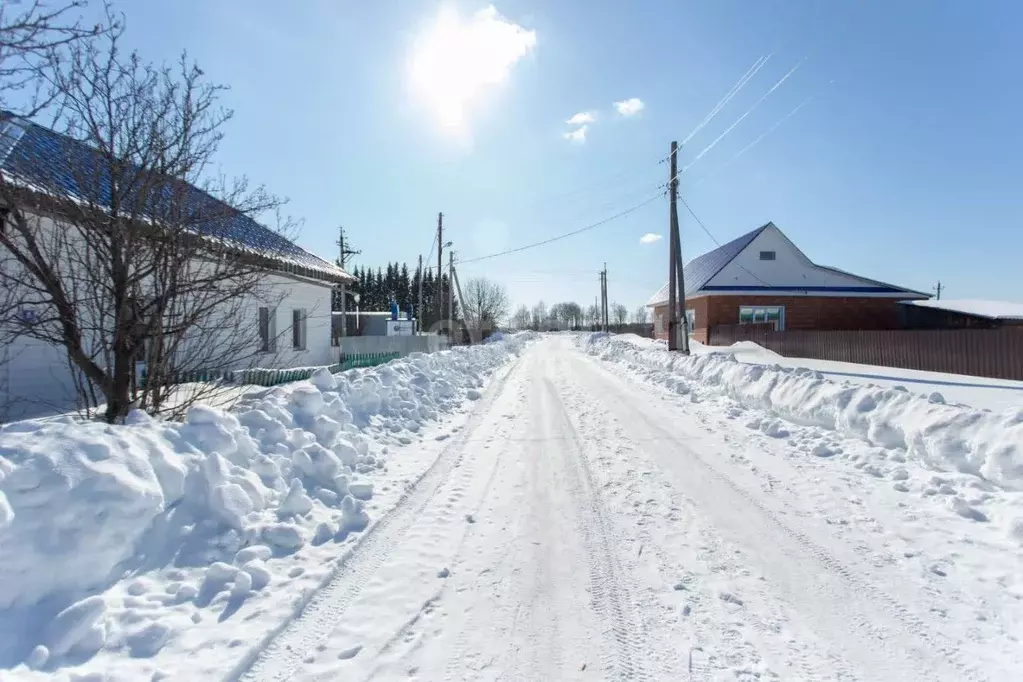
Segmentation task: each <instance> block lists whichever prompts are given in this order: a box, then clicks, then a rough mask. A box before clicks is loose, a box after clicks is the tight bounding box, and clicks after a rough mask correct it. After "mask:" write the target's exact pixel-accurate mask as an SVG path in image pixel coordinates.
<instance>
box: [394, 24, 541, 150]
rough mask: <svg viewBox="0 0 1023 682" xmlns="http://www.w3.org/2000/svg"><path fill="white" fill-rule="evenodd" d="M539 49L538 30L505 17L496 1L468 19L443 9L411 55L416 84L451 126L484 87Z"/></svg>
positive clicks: (461, 123)
mask: <svg viewBox="0 0 1023 682" xmlns="http://www.w3.org/2000/svg"><path fill="white" fill-rule="evenodd" d="M534 47H536V32H535V31H530V30H527V29H525V28H523V27H522V26H520V25H518V24H516V23H514V22H512V21H509V20H508V19H505V18H504V17H503V16H501V14H499V13H498V11H497V10H496V9H495V8H494V6H493V5H490V6H489V7H486V8H485V9H482V10H480V11H478V12H476V13H475V14H474V15H472V17H470V18H468V19H466V18H463V17H460V16H459V15H458V12H457V10H456V9H453V8H451V7H445V8H444V9H442V10H441V13H440V16H439V17H438V19H437V22H436V24H435V25H433V26H431V27H430V29H429V30H428V31H426V32H425V33H424V34H423V35H422V36H421V37H420V39H419V40H418V41H417V42H416V45H415V47H414V50H413V54H412V61H411V78H412V84H413V86H414V87H415V89H416V90H417V91H418V92H419V94H420V95H421V96H422V97H424V98H425V99H426V100H427V101H428V102H429V103H430V105H431V106H432V107H433V108H434V110H435V111H436V114H437V116H438V118H439V120H440V122H441V123H442V124H443V125H445V126H446V127H448V128H451V129H456V130H457V129H461V128H463V127H464V125H465V118H466V109H467V108H468V106H469V105H470V104H471V103H472V101H473V100H474V99H475V98H476V97H477V95H478V94H479V92H480V91H481V90H484V89H485V88H486V87H488V86H493V85H497V84H500V83H501V82H502V81H504V80H505V79H506V78H507V77H508V74H509V73H510V72H511V70H512V68H513V67H514V66H515V64H516V63H517V62H518V61H519V60H520V59H522V58H523V57H525V56H526V55H527V54H529V53H530V52H531V51H532V50H533V48H534Z"/></svg>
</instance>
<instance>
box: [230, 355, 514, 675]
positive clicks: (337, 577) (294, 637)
mask: <svg viewBox="0 0 1023 682" xmlns="http://www.w3.org/2000/svg"><path fill="white" fill-rule="evenodd" d="M521 357H522V356H519V357H518V358H516V359H515V360H514V361H513V362H512V364H511V366H510V367H508V368H506V369H504V370H503V374H501V376H500V377H499V378H498V379H497V380H496V381H495V382H494V383H493V384H492V385H491V386H490V388H489V390H488V391H487V392H486V393H485V396H484V398H483V400H481V401H479V403H478V404H477V405H476V406H475V409H473V411H472V415H471V416H470V418H469V420H468V423H466V424H465V425H464V426H463V427H462V429H461V431H459V432H458V434H457V435H456V436H454V437H453V438H452V439H451V440H450V441H449V442H448V444H447V446H446V447H445V448H444V449H443V450H442V451H441V454H440V455H439V456H438V457H437V459H436V460H434V462H433V464H431V465H430V467H429V468H428V469H427V470H426V471H425V472H423V473H422V474H421V475H420V476H419V478H417V479H416V481H415V482H414V483H412V484H411V485H410V486H408V488H407V489H406V492H405V494H404V495H403V496H402V498H401V499H400V500H399V501H398V503H397V505H396V506H395V507H394V508H393V509H391V510H390V511H389V512H388V513H387V514H385V515H384V516H383V517H381V518H380V519H379V520H378V521H377V522H376V523H374V524H372V525H371V526H370V527H369V528H367V529H366V530H365V531H364V532H363V533H362V535H361V536H360V537H359V539H358V541H357V543H356V544H355V546H353V547H351V548H349V549H348V550H347V551H345V553H344V554H343V555H342V556H341V557H340V558H339V559H338V560H337V562H336V563H335V565H334V568H333V570H332V571H331V572H330V574H328V576H327V578H326V579H325V580H324V581H323V582H322V583H321V585H320V587H319V588H317V589H316V590H315V591H313V592H312V593H311V594H310V595H309V596H308V597H306V598H305V599H304V600H303V601H302V602H301V603H300V604H299V605H298V606H297V607H296V609H295V613H294V615H293V616H292V618H290V619H289V620H286V621H284V622H283V623H282V624H281V625H280V626H279V627H277V628H275V629H274V630H272V631H271V632H270V633H268V634H267V635H266V637H264V638H263V640H262V641H261V642H260V643H259V644H258V645H257V646H256V647H254V648H253V649H252V650H251V651H250V652H249V653H248V654H247V655H246V656H245V658H243V659H242V661H240V662H239V663H238V664H237V665H236V666H235V667H234V669H232V670H231V671H230V672H229V673H228V674H227V675H226V676H225V680H227V681H229V682H235V681H237V682H248V681H256V680H259V681H264V680H275V681H278V682H279V681H282V680H287V679H289V678H290V677H291V676H292V674H293V673H294V672H295V670H296V669H297V668H298V667H299V666H300V665H301V664H302V662H303V659H304V658H305V657H306V656H307V655H308V654H309V652H311V651H313V649H314V648H315V647H316V645H317V644H319V643H321V642H322V641H324V640H325V639H327V637H328V636H329V635H330V633H331V632H332V631H333V630H334V627H335V626H336V625H338V624H339V623H340V622H341V620H342V618H343V617H344V615H345V612H346V611H347V609H348V607H349V606H350V605H351V604H352V602H354V601H355V599H356V597H358V596H359V593H360V592H361V590H362V587H363V585H365V583H366V581H367V579H368V578H369V577H370V576H371V575H372V574H373V573H374V572H375V571H376V570H377V569H378V568H379V567H380V566H381V564H383V563H384V561H385V560H386V559H387V557H388V555H389V554H390V552H391V550H392V548H393V547H394V545H396V544H397V543H399V542H400V541H401V540H402V538H403V537H404V535H405V533H406V531H407V530H408V529H409V528H410V527H411V526H412V524H413V523H414V522H415V521H416V519H417V518H418V517H419V516H420V514H421V513H422V511H423V509H425V508H426V507H427V505H429V504H430V502H432V501H433V499H434V498H435V497H436V495H437V493H438V492H439V491H440V489H441V487H442V486H443V484H444V483H445V482H446V481H447V480H448V476H449V474H450V473H451V471H452V470H453V469H455V468H456V467H457V466H458V465H459V463H460V461H461V459H462V457H463V456H464V454H465V445H466V443H467V442H468V441H469V440H470V439H471V438H472V436H473V435H474V434H475V432H476V430H477V429H479V427H480V425H481V424H482V423H483V422H484V421H485V420H486V418H487V417H488V415H489V413H490V408H491V406H492V405H493V404H494V402H496V400H497V398H498V397H499V396H500V395H501V394H502V393H503V392H504V389H505V385H506V384H507V382H508V379H509V377H510V376H512V374H513V373H514V372H515V370H516V369H517V368H518V366H519V364H520V363H521V361H522V359H521Z"/></svg>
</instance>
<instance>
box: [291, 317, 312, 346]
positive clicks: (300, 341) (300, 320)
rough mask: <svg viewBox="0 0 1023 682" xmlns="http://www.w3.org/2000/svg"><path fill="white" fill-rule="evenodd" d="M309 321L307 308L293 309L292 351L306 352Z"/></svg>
mask: <svg viewBox="0 0 1023 682" xmlns="http://www.w3.org/2000/svg"><path fill="white" fill-rule="evenodd" d="M308 319H309V315H308V313H306V310H305V308H293V309H292V311H291V349H292V350H306V345H307V344H306V341H307V339H306V321H307V320H308Z"/></svg>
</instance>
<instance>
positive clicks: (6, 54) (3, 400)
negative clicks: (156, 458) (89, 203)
mask: <svg viewBox="0 0 1023 682" xmlns="http://www.w3.org/2000/svg"><path fill="white" fill-rule="evenodd" d="M84 4H85V3H84V2H83V1H81V0H72V1H70V2H65V3H60V4H57V5H56V6H50V5H47V4H46V3H44V2H42V1H41V0H32V1H31V2H17V1H14V2H0V110H3V111H7V112H10V111H16V112H17V113H19V114H20V115H23V116H34V115H36V114H38V113H39V111H40V110H41V109H43V108H44V107H46V106H47V105H48V104H50V103H51V102H52V101H53V98H54V96H55V94H56V92H55V89H54V88H53V87H52V85H50V80H49V78H48V75H49V71H50V70H51V69H52V67H53V66H54V64H55V63H56V61H57V58H58V57H59V55H60V52H59V51H60V49H61V48H66V47H68V46H69V45H71V44H72V43H74V42H76V41H79V40H82V39H86V38H89V37H93V36H97V35H99V34H100V33H101V32H103V31H104V30H106V29H104V28H103V27H101V26H99V25H92V26H88V25H85V24H83V22H82V21H81V19H76V18H75V14H76V13H77V10H79V9H81V8H82V7H83V6H84ZM6 133H7V130H6V128H5V127H4V126H3V125H2V124H0V149H4V148H6V146H7V145H8V144H10V142H11V140H10V139H9V138H8V137H7V135H6ZM5 215H6V214H5ZM5 215H0V227H2V223H3V221H4V218H5ZM15 298H16V294H15V292H13V291H12V290H11V289H10V288H9V287H5V288H4V290H3V291H0V310H5V309H9V308H10V307H11V306H12V305H13V302H14V300H15ZM13 346H14V339H13V338H12V337H11V336H10V334H5V333H4V330H2V329H0V422H2V421H4V419H5V418H6V413H7V412H8V407H9V406H8V405H7V392H8V389H9V386H8V384H9V381H8V370H9V367H10V363H11V361H12V358H13V356H14V354H16V353H17V351H16V350H15V349H14V348H13Z"/></svg>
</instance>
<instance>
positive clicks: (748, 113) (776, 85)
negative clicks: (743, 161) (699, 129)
mask: <svg viewBox="0 0 1023 682" xmlns="http://www.w3.org/2000/svg"><path fill="white" fill-rule="evenodd" d="M805 61H806V58H803V59H801V60H800V61H798V62H796V65H795V66H793V67H792V68H791V69H789V70H788V72H787V73H786V74H785V75H784V76H782V77H781V78H780V79H778V82H777V83H775V84H774V85H773V86H771V89H770V90H768V91H767V92H765V93H764V94H763V95H762V96H761V97H760V99H758V100H757V101H756V102H754V103H753V106H751V107H750V108H749V109H747V110H746V113H744V114H743V115H742V116H740V117H739V118H737V119H736V120H735V122H734V123H732V125H730V126H728V128H726V129H725V132H723V133H721V134H720V135H718V136H717V137H716V138H715V139H714V141H713V142H711V143H710V144H709V145H707V146H706V147H704V148H703V150H702V151H701V152H700V153H699V154H697V155H696V157H695V158H694V159H693V160H692V161H690V162H689V163H687V164H686V165H685V166H684V167H683V168H682V170H680V171H679V172H678V173H676V174H675V177H674V178H672V180H674V179H676V178H679V177H682V175H684V174H685V172H686V171H688V170H689V169H690V168H692V167H693V166H694V165H695V164H696V162H697V161H699V160H700V159H702V158H703V157H704V156H705V155H706V154H707V153H708V152H709V151H710V150H712V149H714V147H716V146H717V144H718V142H720V141H721V140H723V139H724V138H725V136H726V135H728V133H730V132H732V130H733V129H734V128H735V126H737V125H739V124H740V123H742V121H743V119H745V118H746V117H747V116H749V115H750V114H751V113H753V110H754V109H756V108H757V107H758V106H760V104H761V103H762V102H763V101H764V100H765V99H767V98H768V97H770V96H771V94H772V93H773V92H774V91H775V90H777V89H778V88H780V87H781V85H782V83H784V82H785V81H787V80H788V79H789V77H790V76H791V75H792V74H794V73H795V72H796V69H798V68H799V67H800V66H802V65H803V62H805Z"/></svg>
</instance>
